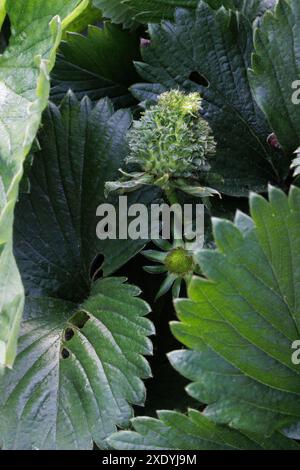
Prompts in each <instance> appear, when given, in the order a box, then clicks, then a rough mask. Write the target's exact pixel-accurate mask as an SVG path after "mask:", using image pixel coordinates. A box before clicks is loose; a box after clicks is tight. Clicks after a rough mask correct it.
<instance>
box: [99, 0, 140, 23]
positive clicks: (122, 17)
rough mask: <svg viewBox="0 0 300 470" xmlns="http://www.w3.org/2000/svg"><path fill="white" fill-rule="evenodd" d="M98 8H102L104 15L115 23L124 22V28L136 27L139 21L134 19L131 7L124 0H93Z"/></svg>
mask: <svg viewBox="0 0 300 470" xmlns="http://www.w3.org/2000/svg"><path fill="white" fill-rule="evenodd" d="M92 1H93V4H94V6H95V7H96V8H100V10H102V13H103V16H104V17H106V18H109V19H111V20H112V22H113V23H116V24H122V25H123V26H124V28H135V27H136V26H137V23H136V22H135V21H134V20H133V12H132V10H131V8H130V7H129V6H128V5H126V4H125V3H123V0H92Z"/></svg>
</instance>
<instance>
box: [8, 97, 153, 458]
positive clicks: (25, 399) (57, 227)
mask: <svg viewBox="0 0 300 470" xmlns="http://www.w3.org/2000/svg"><path fill="white" fill-rule="evenodd" d="M131 119H132V118H131V113H130V112H129V111H126V110H123V111H118V112H116V113H114V110H113V107H112V104H111V103H110V102H109V100H107V99H105V100H102V101H100V102H99V103H97V104H96V105H95V106H93V105H92V103H91V102H90V101H89V99H88V98H84V99H83V100H82V102H80V103H79V102H78V101H77V100H76V98H75V97H74V95H72V94H71V93H69V94H68V95H67V97H66V99H65V100H64V101H63V103H62V105H61V108H60V109H59V108H57V107H56V106H55V105H50V107H49V108H48V109H47V111H46V113H45V115H44V119H43V127H42V129H41V132H40V133H39V143H40V146H41V150H40V151H39V152H37V153H35V155H34V161H33V165H32V168H31V169H30V171H29V180H30V193H29V194H22V196H21V197H20V201H19V203H18V205H17V208H16V216H15V240H14V244H15V253H16V258H17V261H18V265H19V268H20V271H21V274H22V278H23V282H24V285H25V289H26V294H27V297H26V307H25V309H26V315H25V318H24V322H23V325H22V328H21V336H20V342H19V352H18V356H17V359H16V364H15V367H14V369H13V371H11V372H7V373H5V375H4V377H3V378H2V379H1V384H0V386H1V388H0V396H1V399H0V403H1V408H0V423H1V424H0V435H1V439H2V441H3V447H4V448H8V449H13V448H17V449H31V448H39V449H85V448H91V447H92V445H93V441H95V442H96V443H97V444H98V445H99V446H100V447H103V446H105V445H106V444H105V442H104V441H105V438H106V437H107V436H108V435H109V434H110V433H111V432H113V431H114V430H116V426H121V427H123V426H126V425H127V423H128V420H129V418H130V417H131V416H132V409H131V406H130V404H139V405H142V404H143V402H144V399H145V389H144V385H143V383H142V381H141V379H143V378H146V377H148V376H149V375H150V368H149V365H148V363H147V361H146V360H145V359H144V358H143V355H144V354H150V353H151V351H152V346H151V342H150V340H149V339H148V338H147V337H148V336H149V335H151V334H153V332H154V328H153V325H152V324H151V322H150V321H149V320H147V319H145V318H143V317H144V315H146V314H147V313H148V312H149V307H148V306H147V304H146V303H145V302H143V301H142V300H140V299H136V296H137V295H138V294H139V289H137V288H134V287H131V286H128V285H126V284H125V285H124V281H125V280H124V279H118V278H107V279H104V280H101V281H97V282H96V283H93V279H94V278H97V277H99V276H100V270H101V269H102V270H103V272H104V274H105V275H107V274H109V273H111V272H113V271H115V270H116V269H118V268H119V267H121V266H122V265H123V264H125V263H126V262H127V261H128V260H129V259H130V258H131V257H132V256H134V255H135V253H136V252H137V251H138V250H139V249H140V248H141V247H142V246H143V245H144V244H145V241H127V240H122V241H120V240H112V241H111V240H110V241H102V242H101V241H100V240H98V239H97V236H96V224H97V218H96V209H97V207H98V205H99V204H101V203H102V202H104V201H105V199H104V184H105V181H106V180H107V179H112V178H114V177H115V176H116V173H117V171H118V168H119V166H120V165H122V163H123V158H124V156H125V154H126V149H127V146H126V142H125V135H126V132H127V130H128V127H129V126H130V124H131ZM140 197H141V193H139V194H136V195H135V198H136V199H133V201H135V200H136V201H138V200H139V198H140ZM151 197H153V195H151ZM143 201H144V202H145V200H144V199H143ZM106 202H107V201H106ZM123 217H126V214H123ZM121 224H124V225H125V224H126V220H125V219H124V220H123V219H122V221H121ZM100 253H101V254H103V255H104V263H103V264H102V265H101V261H100V260H99V261H98V258H99V254H100ZM1 400H2V401H1ZM29 430H30V432H29Z"/></svg>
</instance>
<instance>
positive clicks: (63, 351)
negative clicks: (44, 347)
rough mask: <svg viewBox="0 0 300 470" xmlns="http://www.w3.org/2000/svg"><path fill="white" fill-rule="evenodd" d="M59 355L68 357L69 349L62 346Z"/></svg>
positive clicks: (64, 357)
mask: <svg viewBox="0 0 300 470" xmlns="http://www.w3.org/2000/svg"><path fill="white" fill-rule="evenodd" d="M61 357H62V359H68V357H70V351H68V350H67V349H66V348H63V349H62V350H61Z"/></svg>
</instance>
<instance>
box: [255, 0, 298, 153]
mask: <svg viewBox="0 0 300 470" xmlns="http://www.w3.org/2000/svg"><path fill="white" fill-rule="evenodd" d="M299 15H300V2H299V1H298V0H279V2H278V4H277V6H276V10H275V13H271V12H268V13H267V14H266V15H265V16H264V19H263V21H262V24H261V26H260V27H259V28H258V29H257V30H256V33H255V54H254V56H253V63H252V67H253V70H252V71H251V72H250V78H251V83H252V88H253V92H254V94H255V98H256V101H257V102H258V104H259V106H260V107H261V109H262V110H263V111H264V112H265V114H266V116H267V118H268V120H269V122H270V124H271V126H272V129H273V131H274V132H275V134H276V136H277V138H278V140H279V142H280V144H281V145H282V147H283V148H284V150H285V151H286V153H287V154H291V153H292V152H294V151H295V150H296V149H297V148H298V147H299V142H300V112H299V83H300V82H299V80H298V79H299V75H300V57H299V50H298V49H299V47H298V43H299V41H300V32H299V27H298V26H299ZM294 82H295V83H296V85H295V84H294ZM294 94H295V97H293V95H294ZM293 98H294V99H296V102H294V101H293ZM289 156H290V155H289Z"/></svg>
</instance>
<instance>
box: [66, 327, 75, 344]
mask: <svg viewBox="0 0 300 470" xmlns="http://www.w3.org/2000/svg"><path fill="white" fill-rule="evenodd" d="M74 334H75V333H74V330H72V328H66V330H65V341H71V339H72V338H73V336H74Z"/></svg>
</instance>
